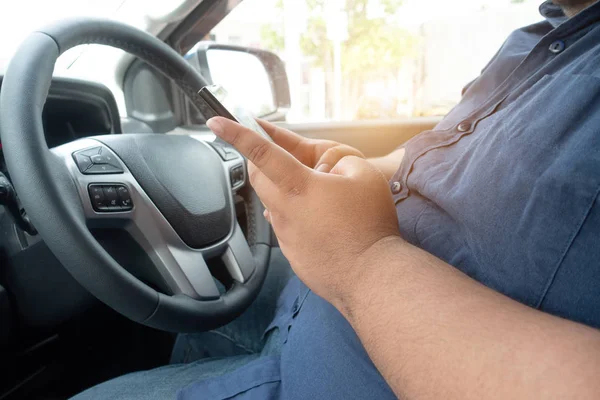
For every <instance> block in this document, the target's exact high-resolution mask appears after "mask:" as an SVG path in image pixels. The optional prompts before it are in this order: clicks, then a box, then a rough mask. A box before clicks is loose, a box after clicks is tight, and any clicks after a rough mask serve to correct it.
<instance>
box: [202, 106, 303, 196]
mask: <svg viewBox="0 0 600 400" xmlns="http://www.w3.org/2000/svg"><path fill="white" fill-rule="evenodd" d="M206 125H207V126H208V127H209V128H210V129H211V130H212V131H213V132H214V133H215V134H216V135H217V136H219V137H220V138H221V139H223V140H225V141H226V142H228V143H230V144H231V145H233V146H234V147H235V148H236V149H237V150H238V151H239V152H240V153H242V154H243V155H244V156H246V158H248V160H249V161H250V162H252V164H254V165H255V166H256V168H258V169H259V170H260V172H261V173H262V174H264V175H265V176H266V177H267V178H268V179H269V180H270V181H271V182H272V183H273V184H275V185H276V186H277V187H278V188H279V189H280V190H283V191H285V192H289V193H297V192H298V191H299V190H301V189H302V186H303V185H305V184H306V183H307V181H308V178H309V175H308V174H309V172H310V170H309V169H308V168H306V167H305V166H304V165H302V164H301V163H300V162H299V161H298V160H296V159H295V158H294V157H293V156H292V155H291V154H289V153H288V152H286V151H285V150H283V149H282V148H281V147H279V146H278V145H276V144H275V143H272V142H270V141H268V140H267V139H265V138H264V137H262V136H261V135H260V134H258V133H257V132H254V131H253V130H251V129H248V128H246V127H244V126H242V125H240V124H238V123H236V122H234V121H231V120H229V119H227V118H223V117H215V118H211V119H210V120H208V121H207V123H206ZM256 178H258V176H256ZM255 180H256V179H255ZM255 188H256V187H255Z"/></svg>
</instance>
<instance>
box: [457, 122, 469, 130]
mask: <svg viewBox="0 0 600 400" xmlns="http://www.w3.org/2000/svg"><path fill="white" fill-rule="evenodd" d="M457 129H458V131H459V132H467V131H468V130H469V129H471V123H470V122H469V121H464V122H461V123H460V124H458V127H457Z"/></svg>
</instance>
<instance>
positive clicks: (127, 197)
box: [88, 183, 133, 212]
mask: <svg viewBox="0 0 600 400" xmlns="http://www.w3.org/2000/svg"><path fill="white" fill-rule="evenodd" d="M88 191H89V192H90V200H91V201H92V206H93V207H94V210H96V211H98V212H120V211H131V210H133V201H132V200H131V194H130V193H129V189H128V188H127V186H125V185H123V184H121V183H115V184H106V183H105V184H91V185H89V186H88Z"/></svg>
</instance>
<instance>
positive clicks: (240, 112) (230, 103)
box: [200, 85, 273, 141]
mask: <svg viewBox="0 0 600 400" xmlns="http://www.w3.org/2000/svg"><path fill="white" fill-rule="evenodd" d="M205 90H207V91H208V92H210V94H212V96H213V97H214V100H217V102H218V103H219V104H211V103H212V100H213V99H210V97H208V96H206V92H204V91H205ZM203 92H204V93H203ZM200 95H201V96H202V97H203V98H204V100H205V101H207V103H208V104H209V106H211V108H212V109H213V110H214V111H215V113H216V114H218V115H220V116H223V117H226V118H230V117H231V116H232V117H233V119H235V120H236V121H237V122H239V123H240V124H242V125H244V126H245V127H246V128H248V129H252V130H253V131H255V132H257V133H259V134H261V135H262V136H264V137H265V138H266V139H268V140H270V141H273V139H271V136H269V134H268V133H267V132H265V130H264V129H263V128H262V127H261V126H260V125H259V124H258V122H256V119H255V118H254V116H253V115H252V113H250V112H249V111H247V110H246V109H245V108H244V107H242V106H241V105H240V104H239V103H238V102H236V101H235V99H234V98H233V96H231V95H230V94H229V93H228V92H227V91H226V90H225V89H224V88H223V87H222V86H220V85H211V86H205V87H204V88H202V89H201V90H200ZM219 106H221V107H223V108H225V110H219V109H218V108H220V107H219ZM224 111H228V112H229V114H231V115H227V113H226V112H224Z"/></svg>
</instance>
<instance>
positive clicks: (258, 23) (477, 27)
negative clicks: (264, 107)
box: [211, 0, 541, 122]
mask: <svg viewBox="0 0 600 400" xmlns="http://www.w3.org/2000/svg"><path fill="white" fill-rule="evenodd" d="M539 3H540V1H537V0H454V1H448V0H244V1H243V2H242V3H241V4H240V5H239V6H237V7H236V8H235V9H233V11H232V12H231V13H230V14H229V15H228V16H227V17H226V18H225V19H224V20H223V21H221V22H220V23H219V24H218V25H217V26H216V27H215V28H214V29H213V31H212V32H211V39H213V40H215V41H216V42H218V43H226V44H235V45H242V46H251V47H259V48H264V49H267V50H270V51H273V52H275V53H277V54H278V55H279V56H280V57H281V58H282V59H283V60H284V62H285V63H286V70H287V73H288V79H289V83H290V90H291V98H292V107H291V109H290V110H289V112H288V115H287V119H288V120H289V121H290V122H311V121H336V120H337V121H348V120H372V119H397V118H412V117H419V116H436V115H444V114H446V113H447V112H448V111H449V110H450V109H451V108H452V107H453V106H454V105H455V104H456V103H457V102H458V101H459V100H460V96H461V90H462V88H463V87H464V85H466V84H467V83H468V82H470V81H471V80H473V79H474V78H476V77H477V75H479V73H480V72H481V69H482V68H483V67H484V66H485V65H486V64H487V62H488V61H489V60H490V59H491V58H492V57H493V55H494V54H495V52H496V51H497V50H498V48H499V47H500V46H501V45H502V42H503V41H504V39H505V38H506V37H507V36H508V34H510V32H511V31H513V30H515V29H517V28H519V27H521V26H524V25H528V24H531V23H534V22H537V21H539V20H541V16H540V15H539V12H538V6H539ZM216 83H218V82H216ZM236 90H241V89H239V88H238V89H236Z"/></svg>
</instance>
